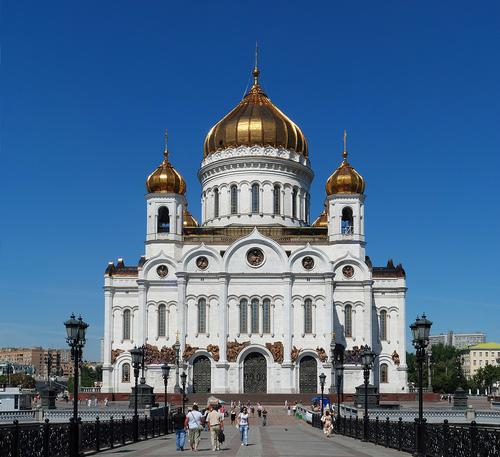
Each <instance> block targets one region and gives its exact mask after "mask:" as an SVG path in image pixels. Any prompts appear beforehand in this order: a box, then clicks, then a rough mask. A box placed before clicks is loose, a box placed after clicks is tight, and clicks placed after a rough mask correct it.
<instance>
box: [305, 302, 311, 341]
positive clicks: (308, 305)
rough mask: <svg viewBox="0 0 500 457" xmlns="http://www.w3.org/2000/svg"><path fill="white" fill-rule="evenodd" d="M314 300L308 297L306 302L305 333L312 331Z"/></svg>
mask: <svg viewBox="0 0 500 457" xmlns="http://www.w3.org/2000/svg"><path fill="white" fill-rule="evenodd" d="M312 316H313V313H312V300H311V299H310V298H308V299H306V301H305V302H304V333H312V332H313V330H312V328H313V321H312Z"/></svg>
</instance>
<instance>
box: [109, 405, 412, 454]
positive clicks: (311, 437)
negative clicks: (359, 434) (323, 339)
mask: <svg viewBox="0 0 500 457" xmlns="http://www.w3.org/2000/svg"><path fill="white" fill-rule="evenodd" d="M268 411H269V417H268V423H267V425H266V426H265V427H263V426H262V425H261V423H260V419H258V418H257V415H256V416H255V418H253V419H251V420H250V433H249V445H248V446H247V447H243V446H241V443H240V437H239V433H238V431H237V430H236V427H235V426H231V425H230V424H229V421H226V424H225V435H226V442H225V443H224V444H223V445H222V451H221V452H213V451H212V450H211V446H210V436H209V434H208V433H207V432H203V433H202V439H201V442H200V446H199V451H198V452H196V453H195V452H193V451H191V450H190V449H189V445H188V443H186V446H185V447H184V448H185V451H184V452H183V453H181V452H178V451H176V450H175V435H168V436H167V437H160V438H155V439H151V440H148V441H143V442H141V443H136V444H132V445H129V446H125V447H122V448H118V449H114V450H110V451H106V452H103V453H101V454H100V455H107V456H111V455H113V456H115V457H119V456H128V457H139V456H141V457H160V456H174V455H185V454H186V453H187V454H189V455H199V456H204V455H220V456H225V457H299V456H300V457H303V456H310V457H326V456H328V457H332V456H333V457H396V456H400V457H403V456H409V455H410V454H406V453H403V452H398V451H394V450H392V449H386V448H384V447H382V446H375V445H374V444H371V443H363V442H362V441H359V440H355V439H352V438H346V437H342V436H336V435H334V436H333V437H332V438H330V439H328V438H326V437H325V436H324V435H323V433H322V432H321V430H317V429H313V428H312V427H311V426H310V425H308V424H306V423H304V422H303V421H300V420H297V419H295V418H293V417H288V416H287V415H286V413H285V411H284V410H283V408H280V407H274V408H268Z"/></svg>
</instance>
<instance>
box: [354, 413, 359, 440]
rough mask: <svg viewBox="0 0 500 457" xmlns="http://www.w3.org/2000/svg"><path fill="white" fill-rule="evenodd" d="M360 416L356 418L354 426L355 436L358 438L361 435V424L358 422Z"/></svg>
mask: <svg viewBox="0 0 500 457" xmlns="http://www.w3.org/2000/svg"><path fill="white" fill-rule="evenodd" d="M358 422H359V421H358V416H356V418H355V419H354V427H355V437H356V439H358V437H359V424H358Z"/></svg>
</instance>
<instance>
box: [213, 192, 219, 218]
mask: <svg viewBox="0 0 500 457" xmlns="http://www.w3.org/2000/svg"><path fill="white" fill-rule="evenodd" d="M214 217H219V189H214Z"/></svg>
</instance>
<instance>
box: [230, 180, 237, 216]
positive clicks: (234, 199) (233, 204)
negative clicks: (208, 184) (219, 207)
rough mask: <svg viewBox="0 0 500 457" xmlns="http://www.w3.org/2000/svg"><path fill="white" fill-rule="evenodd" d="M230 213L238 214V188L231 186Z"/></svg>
mask: <svg viewBox="0 0 500 457" xmlns="http://www.w3.org/2000/svg"><path fill="white" fill-rule="evenodd" d="M231 214H238V188H237V187H236V185H234V184H233V185H232V186H231Z"/></svg>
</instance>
